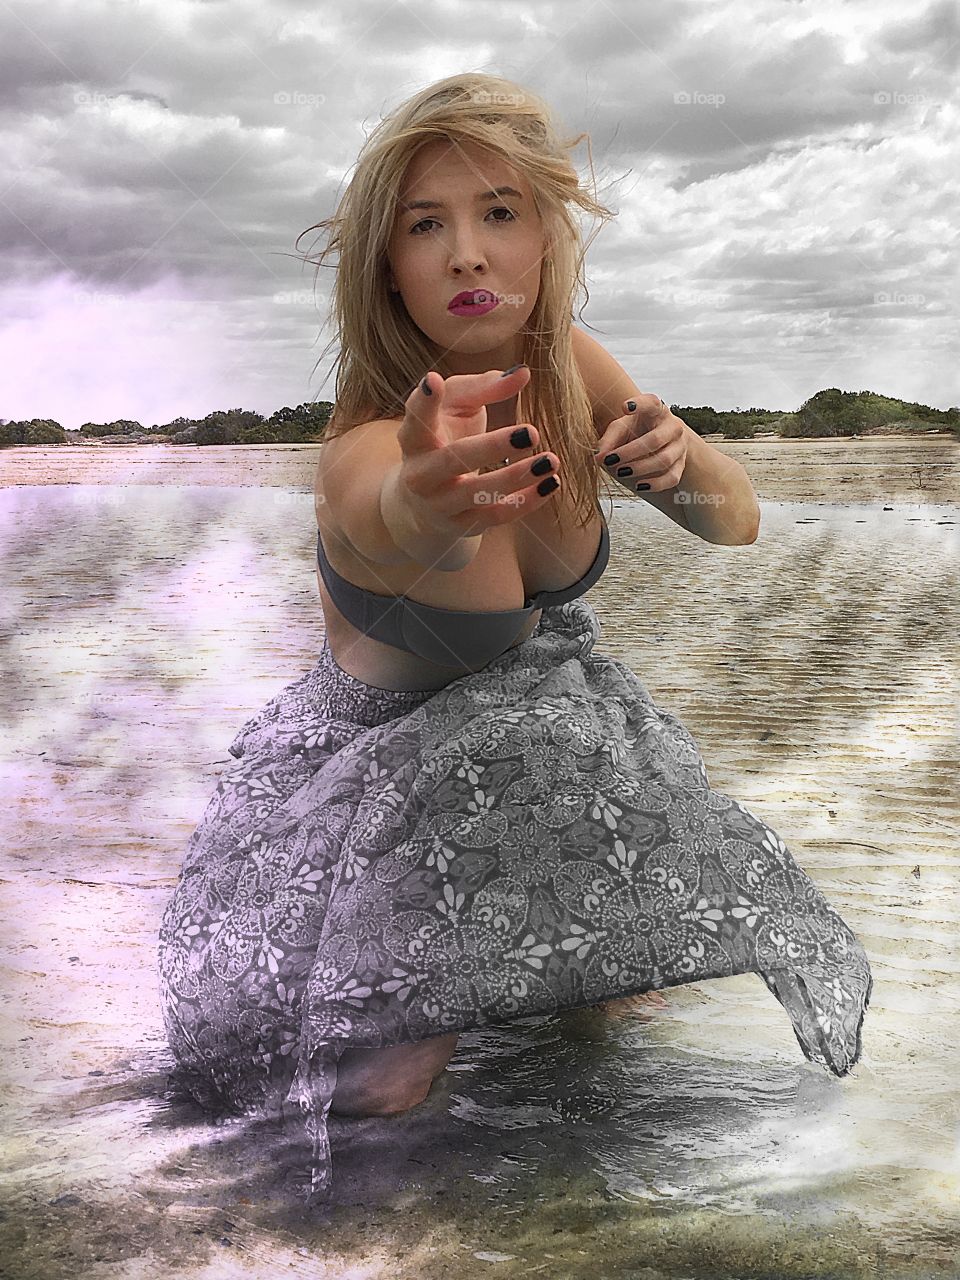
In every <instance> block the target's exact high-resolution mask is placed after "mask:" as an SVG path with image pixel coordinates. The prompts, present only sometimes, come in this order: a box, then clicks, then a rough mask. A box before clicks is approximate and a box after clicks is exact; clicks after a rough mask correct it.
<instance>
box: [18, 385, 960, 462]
mask: <svg viewBox="0 0 960 1280" xmlns="http://www.w3.org/2000/svg"><path fill="white" fill-rule="evenodd" d="M670 408H671V410H672V412H673V413H675V414H676V415H677V417H678V418H682V419H683V421H684V422H685V423H686V424H687V425H688V426H689V427H690V428H691V429H692V430H693V431H696V432H697V433H698V435H701V436H707V435H713V434H716V433H722V434H723V435H724V436H725V438H726V439H728V440H743V439H746V440H749V439H752V438H753V436H754V435H755V434H756V433H757V432H770V431H773V432H776V433H777V434H778V435H780V436H783V437H784V438H785V439H797V438H805V439H817V438H822V437H825V436H826V437H831V436H853V435H870V434H874V435H883V434H885V433H886V432H890V431H903V432H911V431H916V432H924V431H934V430H940V431H949V432H951V433H952V434H953V435H954V436H957V437H958V438H960V408H957V407H956V406H954V407H953V408H950V409H931V408H930V406H929V405H925V404H915V403H913V402H911V401H909V400H896V399H894V398H893V397H891V396H881V395H878V394H877V393H876V392H875V391H839V390H838V389H837V388H836V387H828V388H827V390H825V391H818V392H817V393H816V395H813V396H811V397H810V399H809V400H806V401H804V403H803V404H802V405H801V406H800V408H799V409H798V410H797V411H796V413H784V412H783V411H782V410H779V409H712V408H711V407H710V406H709V405H696V406H695V405H679V404H672V405H671V406H670ZM332 412H333V405H332V403H331V402H330V401H329V400H318V401H316V402H314V403H305V404H301V405H297V407H296V408H295V409H294V408H290V407H289V406H285V407H284V408H282V409H278V410H277V411H276V413H274V414H272V415H271V416H270V417H269V418H265V417H264V416H263V414H262V413H254V412H253V411H252V410H250V409H218V410H216V411H215V412H213V413H208V414H207V416H206V417H205V418H200V419H194V418H174V420H173V421H172V422H166V423H163V424H156V423H155V424H154V425H153V426H152V427H144V426H141V425H140V423H139V422H133V421H131V420H129V419H126V418H121V419H119V420H118V421H116V422H85V423H84V424H83V426H82V427H81V428H80V430H79V431H65V430H64V429H63V427H61V425H60V423H59V422H55V421H54V420H53V419H52V418H32V419H30V421H24V422H0V448H2V447H3V446H5V445H6V446H10V445H25V444H38V445H39V444H76V443H82V441H83V440H91V439H103V438H104V437H111V438H112V439H113V440H114V442H116V443H119V442H120V441H121V440H122V441H123V442H124V443H129V444H149V443H151V442H155V443H156V442H161V441H162V442H165V443H168V444H198V445H202V444H229V445H237V444H318V443H319V442H321V441H322V440H323V433H324V430H325V429H326V425H327V423H328V422H329V421H330V415H331V413H332Z"/></svg>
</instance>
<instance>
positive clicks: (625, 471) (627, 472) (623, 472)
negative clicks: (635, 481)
mask: <svg viewBox="0 0 960 1280" xmlns="http://www.w3.org/2000/svg"><path fill="white" fill-rule="evenodd" d="M617 475H618V476H632V475H633V467H617Z"/></svg>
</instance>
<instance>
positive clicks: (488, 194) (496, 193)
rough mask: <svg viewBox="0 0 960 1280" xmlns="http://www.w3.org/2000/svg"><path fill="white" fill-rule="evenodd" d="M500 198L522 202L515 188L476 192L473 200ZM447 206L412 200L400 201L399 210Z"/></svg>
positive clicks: (440, 202)
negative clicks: (510, 198) (505, 197)
mask: <svg viewBox="0 0 960 1280" xmlns="http://www.w3.org/2000/svg"><path fill="white" fill-rule="evenodd" d="M500 196H513V198H514V200H522V199H523V196H522V195H521V194H520V192H519V191H517V189H516V188H515V187H494V188H492V190H490V191H478V192H477V194H476V195H475V196H474V197H473V198H474V200H476V201H480V200H497V199H499V197H500ZM446 207H447V206H446V205H445V204H444V203H443V201H442V200H412V201H410V202H407V201H403V200H402V201H401V202H400V208H401V209H403V210H404V211H405V212H409V211H411V210H413V209H445V208H446Z"/></svg>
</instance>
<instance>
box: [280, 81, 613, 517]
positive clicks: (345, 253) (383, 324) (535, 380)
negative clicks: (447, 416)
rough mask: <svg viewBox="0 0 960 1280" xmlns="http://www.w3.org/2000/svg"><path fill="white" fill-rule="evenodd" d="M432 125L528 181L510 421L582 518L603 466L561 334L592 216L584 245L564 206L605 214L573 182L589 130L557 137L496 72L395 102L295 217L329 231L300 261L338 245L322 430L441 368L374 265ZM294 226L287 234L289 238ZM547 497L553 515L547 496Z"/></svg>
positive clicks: (376, 412) (360, 416)
mask: <svg viewBox="0 0 960 1280" xmlns="http://www.w3.org/2000/svg"><path fill="white" fill-rule="evenodd" d="M437 138H440V139H444V140H447V141H449V142H451V143H452V144H453V145H454V146H457V144H463V143H470V144H475V145H479V146H481V147H483V148H485V149H486V150H488V151H490V152H491V153H493V154H494V155H495V156H497V157H499V158H501V159H503V160H504V161H506V162H507V163H508V164H509V165H510V166H512V167H513V168H514V169H515V170H517V171H519V172H521V173H523V175H524V176H525V177H526V179H527V181H528V182H529V183H530V187H531V189H532V191H533V196H534V200H535V203H536V207H537V211H538V213H539V215H540V218H541V220H542V222H543V226H544V233H545V234H544V241H545V244H546V245H547V246H548V247H547V248H546V250H545V255H544V261H543V264H542V268H541V283H540V293H539V296H538V298H537V302H536V305H535V306H534V309H533V311H532V313H531V315H530V318H529V320H528V321H527V323H526V324H525V325H524V327H523V330H522V331H521V335H520V337H521V356H520V359H521V360H523V361H524V363H525V364H527V365H528V366H529V368H530V372H531V378H530V381H529V382H528V384H527V386H526V387H525V388H524V389H523V391H522V392H521V394H520V397H519V399H518V403H517V421H518V422H531V423H533V424H534V425H535V426H536V427H537V430H538V431H539V433H540V443H541V448H542V449H543V450H548V449H549V450H550V451H552V452H553V453H555V454H556V455H557V456H558V458H559V459H560V474H561V478H562V483H563V484H565V485H566V486H567V487H568V488H569V490H570V491H571V493H572V494H573V496H574V501H575V510H576V513H577V514H579V515H580V516H581V517H582V520H581V527H583V526H586V524H587V523H588V522H589V521H590V520H591V519H593V517H594V514H595V511H596V506H597V499H598V494H599V488H598V478H599V476H600V475H601V474H603V472H602V469H601V468H599V467H597V465H596V463H595V461H594V459H593V456H592V455H593V449H594V447H595V445H596V431H595V428H594V423H593V413H592V409H591V404H590V400H589V398H588V395H587V392H586V388H585V387H584V383H583V379H582V378H581V376H580V373H579V370H578V369H577V365H576V361H575V359H574V356H573V351H572V346H571V336H570V334H571V327H572V320H573V308H574V303H575V300H576V296H577V292H576V291H577V288H578V286H579V289H581V290H582V291H583V294H584V295H585V300H586V299H588V298H589V291H588V289H587V286H586V280H585V279H584V275H583V263H584V257H585V254H586V250H587V248H588V247H589V245H590V244H591V243H592V241H593V238H594V236H595V235H596V234H597V231H599V228H598V229H597V231H595V232H594V233H593V234H592V235H591V236H590V238H589V239H588V240H587V242H586V244H584V243H583V241H582V238H581V235H580V228H579V225H578V223H577V221H576V220H575V217H574V215H573V213H572V211H571V208H570V206H572V205H577V206H579V207H580V209H582V210H584V211H587V212H589V213H591V214H593V215H594V216H596V217H599V218H600V219H601V223H603V222H604V221H606V220H607V219H609V218H613V217H614V216H615V214H614V213H613V212H612V211H611V210H609V209H607V208H606V207H605V206H604V205H602V204H600V203H599V202H598V201H597V200H596V199H595V198H594V197H593V196H592V195H590V193H589V192H588V191H586V190H585V189H584V188H583V187H582V186H581V183H580V179H579V176H578V174H577V172H576V169H575V168H574V166H573V164H572V163H571V161H570V158H569V155H568V152H569V151H570V150H572V148H573V147H575V146H576V145H577V144H578V143H579V142H581V141H582V140H583V139H584V138H586V139H587V147H588V155H589V156H590V167H591V174H592V172H593V164H592V155H590V152H589V146H590V142H589V135H588V134H586V133H581V134H578V135H577V136H576V137H574V138H569V139H566V138H562V137H561V136H560V135H559V134H558V132H557V126H556V124H555V123H554V119H553V115H552V112H551V110H550V108H549V107H548V106H547V104H546V103H545V102H544V101H543V100H542V99H540V98H538V97H537V96H535V95H534V94H531V93H530V92H528V91H527V90H526V89H523V88H522V87H520V86H519V85H516V84H514V83H513V82H511V81H509V80H504V79H502V78H501V77H499V76H492V75H486V74H482V73H479V72H462V73H460V74H458V75H453V76H448V77H447V78H446V79H444V80H440V81H438V82H436V83H435V84H432V85H429V86H428V87H427V88H426V89H423V90H421V91H420V92H419V93H417V94H415V95H414V96H413V97H412V98H410V99H408V100H407V101H406V102H404V103H402V104H401V105H400V106H399V107H397V108H396V109H395V110H394V111H393V112H392V113H391V114H390V115H388V116H387V117H385V118H384V119H383V120H382V121H381V122H380V124H379V125H378V126H377V127H376V128H375V129H374V130H373V132H372V133H371V134H370V136H369V137H368V138H367V140H366V142H365V143H364V145H363V147H362V148H361V151H360V154H359V156H358V159H357V164H356V169H355V172H354V174H353V177H352V178H351V180H350V182H349V184H348V186H347V188H346V191H345V192H344V194H343V196H342V198H341V200H340V202H339V204H338V206H337V209H336V212H335V213H334V215H333V217H331V218H326V219H324V220H322V221H321V222H319V223H316V224H314V226H313V227H308V228H307V231H312V230H316V229H318V228H320V229H323V230H325V231H327V232H329V237H328V240H327V243H326V246H325V247H324V249H323V250H322V252H321V253H320V255H319V257H318V258H316V259H314V258H311V257H309V256H307V257H306V258H305V259H303V260H304V261H307V262H314V263H315V265H316V266H317V268H318V270H319V267H320V266H321V265H324V259H325V258H326V257H327V256H328V255H329V254H331V253H333V252H334V251H336V252H338V254H339V263H338V267H337V275H336V280H335V283H334V285H333V290H332V302H331V309H332V311H333V314H334V317H335V323H336V330H337V334H336V337H335V338H334V339H332V340H331V343H330V344H328V346H327V348H325V350H324V353H323V355H325V354H326V351H328V350H329V348H330V346H331V345H332V344H333V342H336V341H339V344H340V357H339V360H338V366H337V379H336V404H335V407H334V410H333V414H332V416H331V419H330V421H329V423H328V424H327V428H326V430H325V432H324V438H325V439H334V438H336V437H338V436H340V435H343V434H344V433H345V432H347V431H349V430H351V428H353V427H356V426H359V425H360V424H361V423H363V422H369V421H371V420H372V419H374V418H392V417H399V416H400V415H402V414H403V412H404V405H403V402H404V401H405V400H406V398H407V397H408V396H409V394H410V392H411V390H412V389H413V388H414V386H416V384H417V383H418V382H419V381H420V379H421V378H422V377H423V375H424V374H425V373H426V372H427V371H428V370H429V369H435V370H436V372H438V373H440V374H441V375H442V376H448V374H449V372H450V371H449V370H445V369H444V368H443V360H442V358H441V359H439V360H438V359H437V358H436V354H435V350H436V349H435V344H432V343H430V342H429V340H428V339H427V337H426V335H425V334H424V333H423V332H422V331H421V330H420V329H419V328H418V327H417V325H416V324H415V323H414V322H413V320H412V319H411V318H410V316H409V314H408V313H407V310H406V307H405V306H404V304H403V301H402V299H401V297H400V294H399V293H391V292H390V289H389V282H388V273H387V267H388V262H387V245H388V242H389V239H390V235H391V232H392V229H393V225H394V220H395V217H396V208H397V204H398V202H399V199H400V192H401V190H402V184H403V180H404V175H405V172H406V169H407V166H408V164H409V162H410V160H411V159H412V157H413V155H414V153H415V152H416V151H417V150H419V148H420V147H421V146H422V145H423V144H424V143H426V142H429V141H432V140H435V139H437ZM461 154H462V152H461ZM594 185H595V184H594ZM306 233H307V232H306V231H303V232H301V233H300V236H298V237H297V244H299V241H300V238H301V237H302V236H303V235H306ZM581 310H582V308H581ZM323 355H321V357H320V359H321V360H322V359H323ZM318 364H319V361H318ZM605 479H606V477H605ZM548 506H551V507H552V508H553V512H554V518H555V519H556V520H558V521H559V514H558V511H557V507H556V505H555V504H548Z"/></svg>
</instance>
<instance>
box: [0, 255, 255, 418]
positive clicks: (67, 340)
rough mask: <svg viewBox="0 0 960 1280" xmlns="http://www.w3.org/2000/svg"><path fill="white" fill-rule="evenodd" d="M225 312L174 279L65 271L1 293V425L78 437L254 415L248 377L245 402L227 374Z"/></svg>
mask: <svg viewBox="0 0 960 1280" xmlns="http://www.w3.org/2000/svg"><path fill="white" fill-rule="evenodd" d="M230 315H231V303H230V300H229V299H214V300H211V299H209V298H198V297H195V296H193V295H192V294H191V291H190V287H189V285H188V284H187V283H186V282H184V281H183V280H182V279H180V278H179V277H178V276H176V275H172V276H166V277H164V278H162V279H160V280H157V281H156V282H155V283H153V284H151V285H148V286H147V287H145V288H143V289H141V290H139V291H137V292H134V291H126V292H124V291H123V290H122V289H121V288H117V289H113V290H112V289H111V287H110V286H109V285H98V284H94V283H88V282H84V281H81V280H79V279H77V278H76V277H73V276H70V275H68V274H67V273H65V272H61V273H60V274H59V275H57V276H52V277H49V278H47V279H46V280H43V281H40V282H39V283H33V282H26V281H23V282H17V283H11V284H8V285H6V286H5V287H3V288H2V289H0V317H4V318H3V319H0V369H2V370H3V378H2V387H0V418H6V419H7V420H8V421H9V420H19V419H25V418H27V419H28V418H54V419H56V421H57V422H59V423H60V424H61V426H63V427H65V428H68V429H73V430H75V429H77V428H78V427H79V426H80V425H81V424H82V423H84V422H111V421H114V420H115V419H117V418H132V419H134V420H136V421H138V422H140V423H142V424H143V425H144V426H146V427H149V426H151V425H152V424H153V423H155V422H157V423H163V422H168V421H170V420H171V419H172V418H175V417H177V416H180V415H183V416H186V417H203V416H204V415H205V414H207V413H210V412H211V411H212V410H214V409H227V408H231V407H234V406H236V405H244V407H249V408H255V407H257V406H256V405H253V404H250V403H249V399H250V393H251V392H252V391H253V379H252V378H251V382H250V384H249V387H250V391H249V392H248V402H247V403H246V404H245V403H244V387H243V375H242V374H241V377H240V379H239V380H238V376H237V370H236V369H235V368H232V367H231V366H232V365H235V361H236V352H235V350H234V351H231V347H232V345H233V344H232V343H231V342H230V340H229V339H230V337H232V336H233V335H232V334H231V333H230V329H231V325H230ZM258 390H259V394H260V395H262V387H261V388H259V389H258ZM228 401H229V403H228ZM261 412H263V410H261ZM267 412H272V407H271V409H268V410H267Z"/></svg>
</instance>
